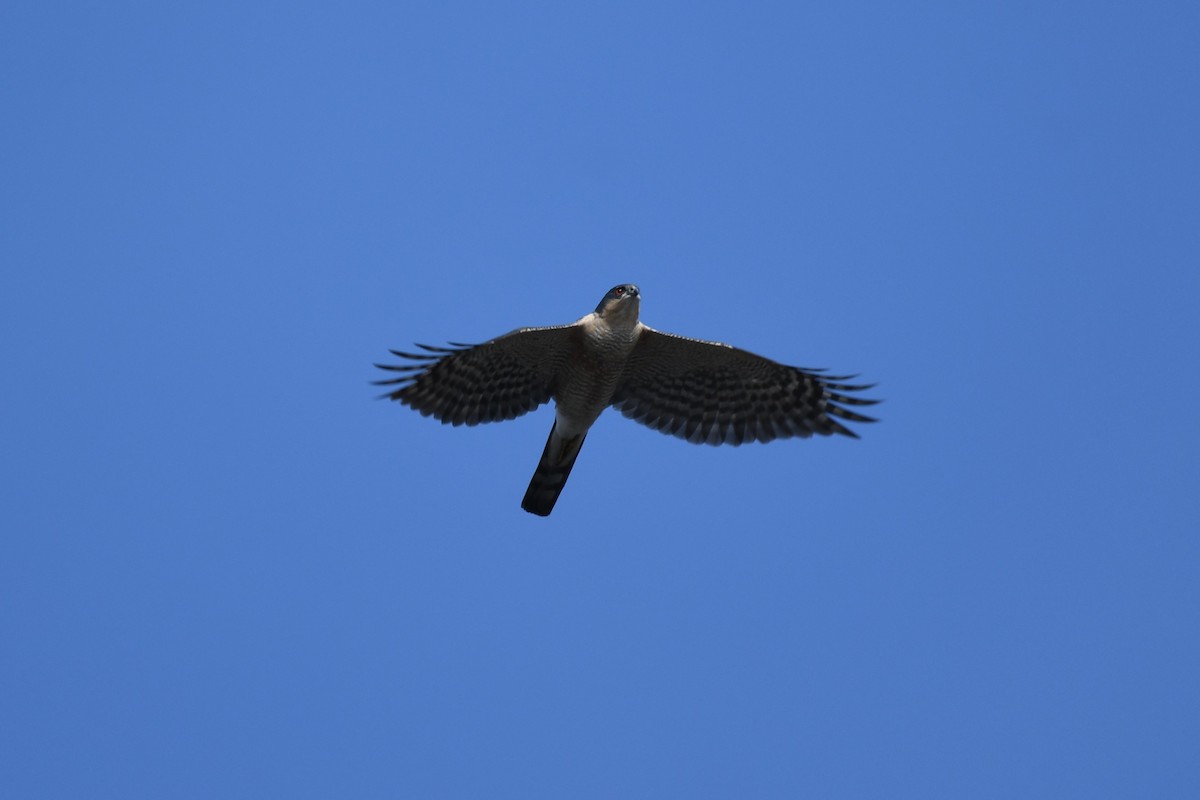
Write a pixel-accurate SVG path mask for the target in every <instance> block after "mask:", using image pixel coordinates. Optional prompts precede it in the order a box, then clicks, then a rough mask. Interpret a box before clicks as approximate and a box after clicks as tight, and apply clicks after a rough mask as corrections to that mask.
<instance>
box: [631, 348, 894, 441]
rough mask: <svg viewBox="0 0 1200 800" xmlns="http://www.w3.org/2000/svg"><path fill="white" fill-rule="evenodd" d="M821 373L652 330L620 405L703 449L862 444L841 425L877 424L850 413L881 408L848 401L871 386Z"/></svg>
mask: <svg viewBox="0 0 1200 800" xmlns="http://www.w3.org/2000/svg"><path fill="white" fill-rule="evenodd" d="M820 372H822V371H821V370H813V369H803V368H800V367H789V366H785V365H783V364H779V363H776V362H774V361H771V360H770V359H767V358H763V357H762V356H757V355H755V354H754V353H749V352H747V351H745V350H739V349H738V348H736V347H731V346H729V345H727V344H721V343H719V342H705V341H701V340H699V339H689V338H686V337H683V336H675V335H674V334H670V333H663V332H661V331H656V330H654V329H653V328H645V327H644V328H643V330H642V333H641V336H640V337H639V339H638V343H637V345H636V346H635V347H634V350H633V353H632V354H631V355H630V357H629V361H628V364H627V366H626V372H625V376H624V378H623V380H622V383H621V385H620V386H619V387H618V388H617V391H616V393H615V394H614V396H613V400H612V405H613V407H614V408H616V409H617V410H618V411H620V412H621V413H622V414H624V415H625V416H627V417H629V418H630V419H632V420H635V421H637V422H640V423H642V424H643V425H648V426H649V427H651V428H654V429H655V430H658V431H662V432H663V433H669V434H671V435H673V436H678V437H680V438H681V439H687V440H688V441H689V442H695V443H697V444H700V443H708V444H714V445H715V444H735V445H737V444H741V443H742V442H748V441H759V442H769V441H771V440H772V439H784V438H788V437H791V436H803V437H808V436H812V435H813V434H814V433H816V434H820V435H823V436H827V435H829V434H832V433H840V434H844V435H846V436H854V437H857V434H855V433H854V432H853V431H851V430H850V429H849V428H846V427H845V426H844V425H842V424H841V423H840V422H838V420H837V419H835V417H836V418H839V419H843V420H849V421H853V422H874V421H875V420H874V419H872V418H871V417H867V416H864V415H862V414H856V413H855V412H853V411H850V410H848V409H846V408H844V407H843V406H866V405H872V404H874V403H876V402H878V401H875V400H866V399H863V398H861V397H854V396H851V395H850V394H848V393H850V392H858V391H862V390H864V389H869V388H871V385H870V384H869V385H851V384H848V383H844V382H843V381H846V380H848V379H849V378H850V377H852V376H844V375H842V376H837V375H822V374H818V373H820Z"/></svg>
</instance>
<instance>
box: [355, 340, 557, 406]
mask: <svg viewBox="0 0 1200 800" xmlns="http://www.w3.org/2000/svg"><path fill="white" fill-rule="evenodd" d="M579 335H580V333H579V328H578V325H556V326H552V327H547V328H519V329H517V330H515V331H513V332H511V333H507V334H505V335H504V336H500V337H498V338H495V339H492V340H491V341H490V342H484V343H483V344H480V345H463V344H457V343H453V342H452V343H451V346H450V347H431V346H429V345H424V344H418V345H417V347H419V348H421V349H422V350H425V351H426V352H425V353H405V352H401V351H399V350H392V351H391V352H392V353H393V354H394V355H397V356H399V357H400V358H404V359H408V360H409V362H410V363H406V364H395V365H392V364H376V365H375V366H377V367H379V368H380V369H386V370H389V371H391V372H398V373H400V374H399V375H398V376H397V377H394V378H389V379H385V380H380V381H375V384H376V385H379V386H394V387H396V388H394V389H391V390H390V391H388V392H387V394H384V395H382V396H383V397H388V398H391V399H392V400H398V401H400V402H401V403H404V404H405V405H407V406H411V407H412V408H414V409H415V410H417V411H419V412H421V415H422V416H426V417H428V416H433V417H436V418H437V419H439V420H441V421H442V422H444V423H451V424H453V425H478V424H479V423H481V422H498V421H500V420H505V419H513V418H515V417H519V416H521V415H522V414H525V413H527V412H530V411H533V410H534V409H535V408H537V407H538V406H540V405H541V404H542V403H545V402H547V401H549V400H550V398H551V396H553V393H554V390H555V387H554V385H553V381H554V376H555V375H556V374H558V371H559V368H560V367H561V365H562V363H563V361H565V360H566V358H567V355H568V354H569V353H570V351H571V347H572V346H573V345H574V343H575V342H576V341H577V339H578V337H579ZM412 362H416V363H412Z"/></svg>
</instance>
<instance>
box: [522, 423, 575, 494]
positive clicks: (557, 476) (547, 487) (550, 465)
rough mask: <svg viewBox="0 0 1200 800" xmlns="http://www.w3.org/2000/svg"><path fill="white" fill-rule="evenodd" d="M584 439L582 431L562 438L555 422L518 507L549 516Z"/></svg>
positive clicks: (565, 483)
mask: <svg viewBox="0 0 1200 800" xmlns="http://www.w3.org/2000/svg"><path fill="white" fill-rule="evenodd" d="M586 437H587V432H586V431H585V432H584V433H581V434H579V435H578V436H572V437H570V438H563V437H561V436H559V435H558V423H557V422H555V423H554V427H553V428H551V429H550V438H549V439H547V440H546V449H545V450H543V451H542V460H541V461H539V462H538V465H537V470H536V471H535V472H534V473H533V480H531V481H529V488H528V489H526V490H525V499H524V500H522V501H521V508H523V509H525V510H526V511H528V512H529V513H530V514H537V515H538V516H539V517H548V516H550V512H551V511H553V510H554V503H555V502H557V500H558V496H559V495H560V494H561V493H562V490H563V487H564V486H566V485H567V476H569V475H570V474H571V467H573V466H575V459H576V458H577V457H578V456H579V448H581V447H583V440H584V439H585V438H586Z"/></svg>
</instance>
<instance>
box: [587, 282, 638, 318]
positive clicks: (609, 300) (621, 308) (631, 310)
mask: <svg viewBox="0 0 1200 800" xmlns="http://www.w3.org/2000/svg"><path fill="white" fill-rule="evenodd" d="M641 295H642V293H641V292H640V291H639V290H638V287H636V286H634V285H633V284H632V283H622V284H618V285H617V286H614V287H613V288H611V289H609V290H608V294H606V295H604V297H603V299H601V300H600V305H598V306H596V314H597V316H600V317H603V318H604V319H607V320H613V319H626V320H628V321H630V322H637V318H638V308H639V307H640V306H641V302H642V301H641Z"/></svg>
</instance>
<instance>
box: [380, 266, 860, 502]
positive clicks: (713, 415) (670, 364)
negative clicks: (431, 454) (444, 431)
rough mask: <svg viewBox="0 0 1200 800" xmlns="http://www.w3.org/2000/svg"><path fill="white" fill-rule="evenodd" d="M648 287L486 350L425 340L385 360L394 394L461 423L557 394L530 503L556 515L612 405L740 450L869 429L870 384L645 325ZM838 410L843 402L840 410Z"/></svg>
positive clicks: (504, 415)
mask: <svg viewBox="0 0 1200 800" xmlns="http://www.w3.org/2000/svg"><path fill="white" fill-rule="evenodd" d="M639 307H640V292H639V290H638V288H637V287H636V286H634V285H632V284H622V285H620V286H616V287H614V288H613V289H612V290H610V291H609V292H608V294H606V295H605V296H604V298H603V299H602V300H601V301H600V305H599V306H597V307H596V310H595V311H594V312H593V313H591V314H588V315H587V316H585V317H583V318H581V319H579V320H578V321H576V322H575V323H573V324H571V325H561V326H555V327H549V328H521V329H518V330H515V331H513V332H511V333H509V334H506V335H505V336H501V337H498V338H496V339H493V340H491V341H489V342H485V343H484V344H481V345H477V346H466V345H456V346H455V347H454V348H453V349H451V348H438V347H429V346H426V345H419V346H420V347H421V348H422V349H424V350H426V351H428V352H429V353H430V355H424V354H413V353H403V352H399V351H392V352H393V353H395V354H396V355H398V356H400V357H402V358H406V359H409V360H410V361H415V362H417V363H408V364H401V365H382V364H381V365H378V366H380V367H381V368H383V369H386V370H390V371H394V372H400V373H402V374H401V375H400V376H399V377H396V378H391V379H388V380H383V381H378V382H377V383H379V384H383V385H394V386H398V388H396V389H394V390H392V391H390V392H389V393H388V394H387V395H385V396H387V397H390V398H391V399H393V400H399V401H400V402H403V403H405V404H407V405H409V406H411V407H412V408H414V409H416V410H417V411H419V412H421V414H422V415H426V416H428V415H433V416H436V417H437V418H438V419H440V420H441V421H442V422H445V423H451V424H454V425H460V424H466V425H475V424H477V423H480V422H493V421H498V420H504V419H512V418H514V417H517V416H520V415H521V414H524V413H526V412H529V411H532V410H533V409H535V408H537V407H538V406H539V405H541V404H542V403H545V402H547V401H549V400H550V399H551V398H553V399H554V401H555V415H554V426H553V427H552V428H551V430H550V436H549V439H548V440H547V441H546V448H545V450H544V451H543V453H542V458H541V460H540V461H539V462H538V468H537V471H536V472H535V473H534V476H533V479H532V480H531V481H530V484H529V489H528V491H526V493H525V498H524V500H523V501H522V503H521V506H522V508H524V509H525V510H526V511H529V512H531V513H534V514H538V515H540V516H547V515H548V514H549V513H550V511H551V510H552V509H553V508H554V504H555V502H556V501H557V500H558V495H559V494H560V493H561V492H562V489H563V486H564V485H565V484H566V480H567V477H568V476H569V475H570V472H571V468H572V467H573V466H574V464H575V458H576V457H577V456H578V455H579V450H580V448H581V447H582V446H583V441H584V438H585V437H586V436H587V432H588V430H589V429H590V428H591V426H592V424H593V423H594V422H595V421H596V419H597V418H598V417H599V416H600V413H601V412H602V411H604V409H605V408H607V407H608V406H610V405H612V406H613V407H615V408H617V409H619V410H620V411H621V413H622V414H624V415H625V416H627V417H630V418H632V419H635V420H637V421H638V422H641V423H643V424H645V425H648V426H649V427H651V428H655V429H656V430H661V431H663V432H664V433H670V434H673V435H675V436H679V437H681V438H684V439H687V440H688V441H690V442H695V443H708V444H722V443H730V444H735V445H737V444H741V443H742V442H743V441H755V440H757V441H763V442H766V441H771V440H772V439H776V438H787V437H791V436H802V437H808V436H811V435H812V434H814V433H817V434H822V435H828V434H831V433H841V434H844V435H847V436H855V434H854V433H853V432H852V431H850V430H849V429H847V428H846V427H844V426H843V425H841V424H840V423H839V422H837V421H836V420H835V419H833V417H840V418H842V419H846V420H851V421H855V422H872V421H873V420H872V419H871V418H870V417H866V416H863V415H861V414H857V413H854V412H852V411H849V410H847V409H845V408H843V407H842V406H843V405H870V404H872V403H874V402H875V401H873V400H865V399H862V398H860V397H854V396H850V395H847V394H845V392H855V391H859V390H862V389H865V388H868V387H866V386H851V385H848V384H845V383H840V382H839V381H843V380H846V378H845V377H836V376H820V375H817V374H816V373H817V372H818V371H817V370H805V369H801V368H799V367H788V366H784V365H782V364H778V363H776V362H774V361H771V360H769V359H765V358H763V357H761V356H756V355H754V354H753V353H748V352H746V351H745V350H739V349H737V348H734V347H730V346H729V345H726V344H720V343H717V342H705V341H701V340H699V339H688V338H686V337H682V336H674V335H672V334H667V333H662V332H660V331H656V330H654V329H653V328H650V327H648V326H646V325H643V324H642V323H641V322H640V321H638V311H639ZM839 404H840V405H839Z"/></svg>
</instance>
